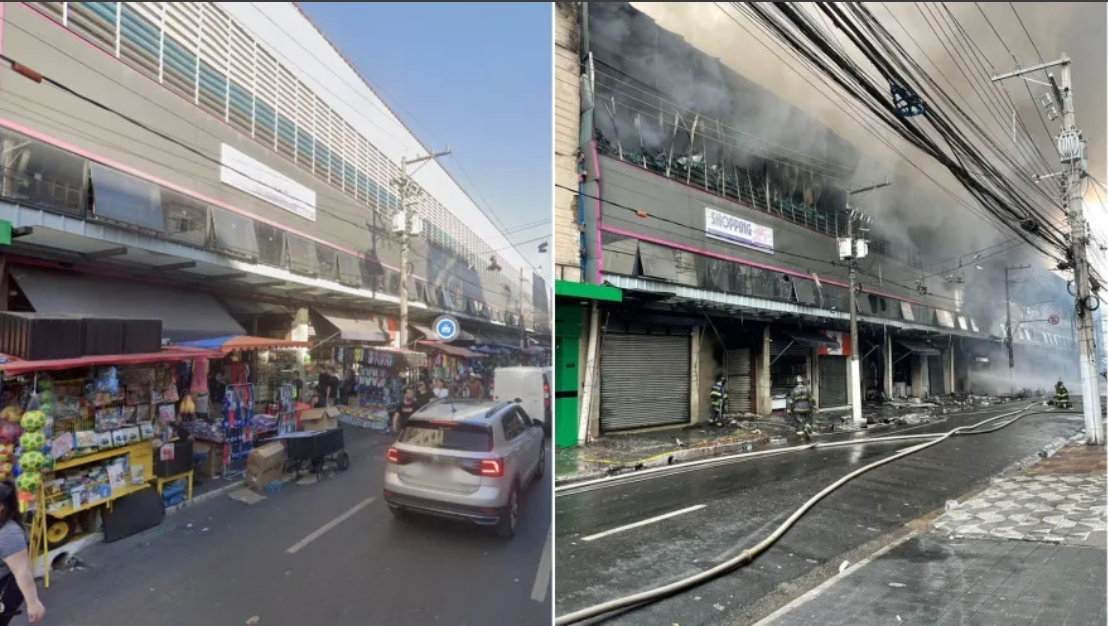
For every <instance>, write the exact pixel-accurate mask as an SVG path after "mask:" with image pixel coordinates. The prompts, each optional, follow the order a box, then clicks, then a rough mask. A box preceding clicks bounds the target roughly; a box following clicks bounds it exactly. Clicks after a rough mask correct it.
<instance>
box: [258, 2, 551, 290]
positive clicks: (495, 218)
mask: <svg viewBox="0 0 1108 626" xmlns="http://www.w3.org/2000/svg"><path fill="white" fill-rule="evenodd" d="M249 4H250V6H252V7H253V8H254V9H255V10H256V11H257V12H258V13H259V14H261V15H262V16H263V17H265V18H266V19H267V20H268V21H269V23H270V24H273V26H274V27H276V28H277V29H278V30H280V31H281V33H283V34H284V35H285V36H286V37H287V38H288V39H289V41H292V42H295V43H296V45H297V46H298V47H299V48H300V49H301V50H304V51H305V52H306V53H307V54H308V56H310V57H312V58H313V59H314V60H315V61H316V62H318V63H319V64H320V65H322V66H323V67H324V68H326V69H327V71H328V72H330V73H331V75H332V76H334V77H335V78H337V79H338V80H339V81H340V82H342V83H343V84H344V85H346V86H347V87H348V88H350V90H351V91H353V92H354V93H355V94H357V95H358V97H359V98H361V99H362V100H363V101H365V102H366V103H367V104H369V105H370V106H371V107H373V108H375V109H377V110H378V111H380V112H381V113H383V114H384V115H385V116H386V117H395V118H396V119H397V120H398V121H399V122H400V125H401V126H403V127H404V129H405V130H406V131H407V132H408V133H409V134H410V135H411V136H412V138H413V139H415V140H416V143H418V144H419V145H420V147H422V148H423V150H424V151H426V152H431V150H430V149H429V148H427V146H426V145H425V144H424V143H423V142H422V141H420V140H419V138H418V137H416V135H415V133H414V132H412V131H411V130H409V129H408V128H407V125H406V124H404V121H403V120H401V119H400V116H399V115H396V114H395V113H394V112H392V111H391V110H388V107H389V105H388V104H387V103H385V102H384V100H383V99H382V100H381V104H384V106H385V108H381V106H380V105H378V104H377V103H376V102H374V101H373V100H371V99H370V98H367V97H366V96H365V94H363V93H362V92H361V89H359V88H358V86H357V85H352V84H351V83H350V82H349V81H348V80H346V79H345V78H343V77H342V76H340V75H339V73H338V72H336V71H335V69H334V68H333V67H332V65H333V64H332V63H330V62H327V61H324V60H323V59H320V58H319V56H317V55H316V54H315V52H313V51H312V50H311V48H309V47H308V46H305V45H304V44H303V43H301V42H300V40H299V38H297V37H293V36H292V35H291V34H290V33H289V32H288V31H287V30H285V28H284V27H283V26H281V25H280V24H278V23H277V22H276V21H275V20H274V19H273V18H272V17H270V16H269V12H268V11H265V10H263V9H262V7H260V6H258V3H257V2H251V3H249ZM238 26H239V27H241V28H242V29H243V30H244V31H246V32H247V33H248V34H249V35H250V36H252V37H253V38H254V40H255V41H257V42H260V41H262V38H261V37H259V36H258V34H257V33H255V32H254V31H252V30H251V29H250V28H249V27H248V26H247V25H246V24H243V23H239V24H238ZM313 26H314V25H313ZM317 31H318V29H317ZM320 36H321V37H323V38H324V39H325V40H326V39H327V37H326V35H324V34H323V33H322V32H320ZM327 41H328V43H330V40H327ZM332 47H333V48H334V49H335V52H336V53H338V54H339V56H341V57H342V58H343V60H344V61H346V64H347V66H348V67H350V69H351V70H353V71H354V73H355V74H356V75H357V76H358V78H360V79H361V80H362V82H363V83H364V86H365V87H368V88H369V90H370V91H380V92H381V93H382V94H384V93H385V92H384V90H382V89H381V88H380V87H379V86H378V87H374V86H373V85H372V84H371V83H370V81H369V79H368V78H366V76H365V75H364V74H363V73H362V72H361V70H359V69H358V67H357V66H356V65H355V64H354V63H353V62H351V61H350V60H348V59H347V58H346V56H345V55H344V54H342V53H341V52H339V50H338V48H337V46H334V45H333V44H332ZM270 52H271V53H275V54H279V55H280V56H281V57H282V58H284V59H285V61H287V62H288V64H289V65H292V66H293V67H295V68H296V69H297V70H298V71H299V72H300V73H301V75H305V76H311V72H306V71H305V70H304V69H303V68H301V67H300V66H299V65H297V64H296V62H295V61H294V60H292V59H291V58H290V57H289V56H288V55H286V54H284V52H283V51H280V50H277V49H276V48H272V49H270ZM317 82H318V85H319V86H320V87H321V88H323V90H324V91H326V92H327V93H328V94H330V95H331V97H332V98H335V99H336V100H338V101H339V102H341V103H343V104H345V105H346V106H347V107H349V108H350V109H351V110H352V111H357V110H359V107H355V106H352V105H351V104H350V103H349V102H347V101H346V100H345V99H344V98H342V97H341V96H339V95H338V94H336V93H334V92H333V91H331V90H330V89H328V88H327V86H326V85H324V84H323V82H322V81H317ZM392 101H393V103H394V104H395V105H396V107H397V108H399V109H400V110H401V111H403V112H404V113H406V114H407V115H408V117H409V118H410V119H411V120H412V121H413V122H416V123H417V124H419V125H420V126H422V127H423V128H424V130H429V128H428V126H427V125H426V124H423V123H422V122H420V121H419V120H418V119H416V117H415V116H414V115H413V114H412V113H411V111H409V110H407V109H406V108H404V107H403V106H402V105H401V104H400V102H399V101H398V100H397V99H396V98H393V99H392ZM363 117H364V118H365V119H366V120H367V121H369V122H370V123H371V124H373V125H374V126H377V127H378V128H380V129H381V130H382V131H383V132H385V133H386V134H387V135H389V136H390V137H392V138H393V139H397V140H398V141H400V142H401V143H406V142H405V141H404V140H403V139H398V138H397V137H396V136H395V135H392V134H391V133H388V131H385V129H384V128H382V127H381V126H380V125H379V124H377V123H376V122H374V121H373V120H372V118H370V117H369V116H363ZM452 162H453V163H456V164H457V165H458V170H459V172H460V173H461V174H462V176H463V177H465V179H466V181H467V182H469V184H470V186H471V187H473V190H474V191H475V192H476V193H477V197H478V198H480V199H481V202H483V203H484V204H485V206H481V204H479V203H478V202H477V201H476V200H475V199H474V198H470V200H471V201H473V204H474V206H476V207H477V208H478V209H479V210H480V211H481V212H482V213H483V214H484V215H485V217H486V218H488V220H489V221H490V222H492V224H493V226H495V227H496V228H497V229H498V230H500V232H501V233H503V232H504V231H505V230H506V227H505V225H504V222H503V221H502V220H501V219H500V216H499V215H498V214H497V213H496V212H495V211H493V210H492V207H491V206H490V205H489V203H488V201H487V200H486V199H485V196H484V194H483V193H482V192H481V189H480V188H479V187H478V186H477V184H476V183H475V182H474V181H473V179H472V177H470V175H469V174H468V173H467V172H466V171H465V167H464V165H462V162H461V160H460V159H456V158H455V159H453V161H452ZM440 167H442V166H441V165H440ZM442 170H443V171H444V172H445V173H446V175H447V176H450V177H451V178H452V179H453V176H451V174H450V171H449V170H447V169H446V168H445V167H442ZM455 184H457V181H455ZM458 188H459V189H462V191H463V193H465V189H464V188H463V187H462V186H461V185H458ZM466 195H467V196H468V195H469V194H468V193H466ZM505 239H506V240H507V241H508V243H511V240H509V239H507V237H505ZM517 245H522V244H516V245H512V246H508V247H506V248H501V249H500V250H508V249H512V250H515V251H516V253H518V254H519V255H520V257H521V258H522V260H523V262H524V263H526V264H527V268H528V269H530V270H531V271H535V268H534V266H532V265H531V263H530V262H529V261H527V258H526V257H525V256H524V254H523V252H522V251H521V250H519V248H518V247H517ZM494 252H495V251H494Z"/></svg>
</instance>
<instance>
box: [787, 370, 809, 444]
mask: <svg viewBox="0 0 1108 626" xmlns="http://www.w3.org/2000/svg"><path fill="white" fill-rule="evenodd" d="M789 415H791V416H792V418H793V419H794V420H795V421H796V435H797V436H798V437H801V438H804V439H810V438H811V437H812V394H811V392H810V391H808V385H807V384H805V383H804V377H803V376H797V377H796V387H793V390H792V391H791V392H790V393H789Z"/></svg>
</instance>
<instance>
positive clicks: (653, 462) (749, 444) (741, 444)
mask: <svg viewBox="0 0 1108 626" xmlns="http://www.w3.org/2000/svg"><path fill="white" fill-rule="evenodd" d="M765 441H766V440H751V441H737V442H734V443H725V444H719V445H714V446H701V447H698V448H678V449H676V450H670V451H669V452H663V453H661V454H656V455H654V456H651V457H647V458H645V459H639V460H638V461H628V462H626V463H622V464H621V465H623V466H626V467H634V466H636V465H639V464H642V468H643V469H647V468H651V467H663V466H666V465H673V464H676V463H680V462H682V461H695V460H697V459H704V458H708V457H713V456H721V455H724V454H729V453H732V452H743V451H746V452H751V451H753V450H754V445H755V444H757V443H765ZM747 448H749V449H747ZM605 476H608V473H607V472H604V471H597V472H587V473H583V474H571V475H569V476H563V477H557V476H555V478H554V485H555V486H561V485H571V484H574V483H579V482H584V481H586V480H593V479H596V478H604V477H605Z"/></svg>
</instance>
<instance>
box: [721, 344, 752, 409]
mask: <svg viewBox="0 0 1108 626" xmlns="http://www.w3.org/2000/svg"><path fill="white" fill-rule="evenodd" d="M753 366H754V357H753V355H752V354H751V350H750V348H735V349H733V350H728V351H727V397H728V400H729V402H730V407H729V412H732V413H753V412H754V403H753V402H752V397H753V395H754V394H753V388H754V367H753Z"/></svg>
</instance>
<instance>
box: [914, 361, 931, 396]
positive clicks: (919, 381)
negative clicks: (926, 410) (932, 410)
mask: <svg viewBox="0 0 1108 626" xmlns="http://www.w3.org/2000/svg"><path fill="white" fill-rule="evenodd" d="M925 359H927V357H925V356H920V355H918V354H913V355H912V356H911V367H912V392H911V394H910V395H912V396H914V397H916V398H922V397H923V379H924V376H926V375H927V374H926V372H924V368H925V367H926V366H927V361H926V360H925Z"/></svg>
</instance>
